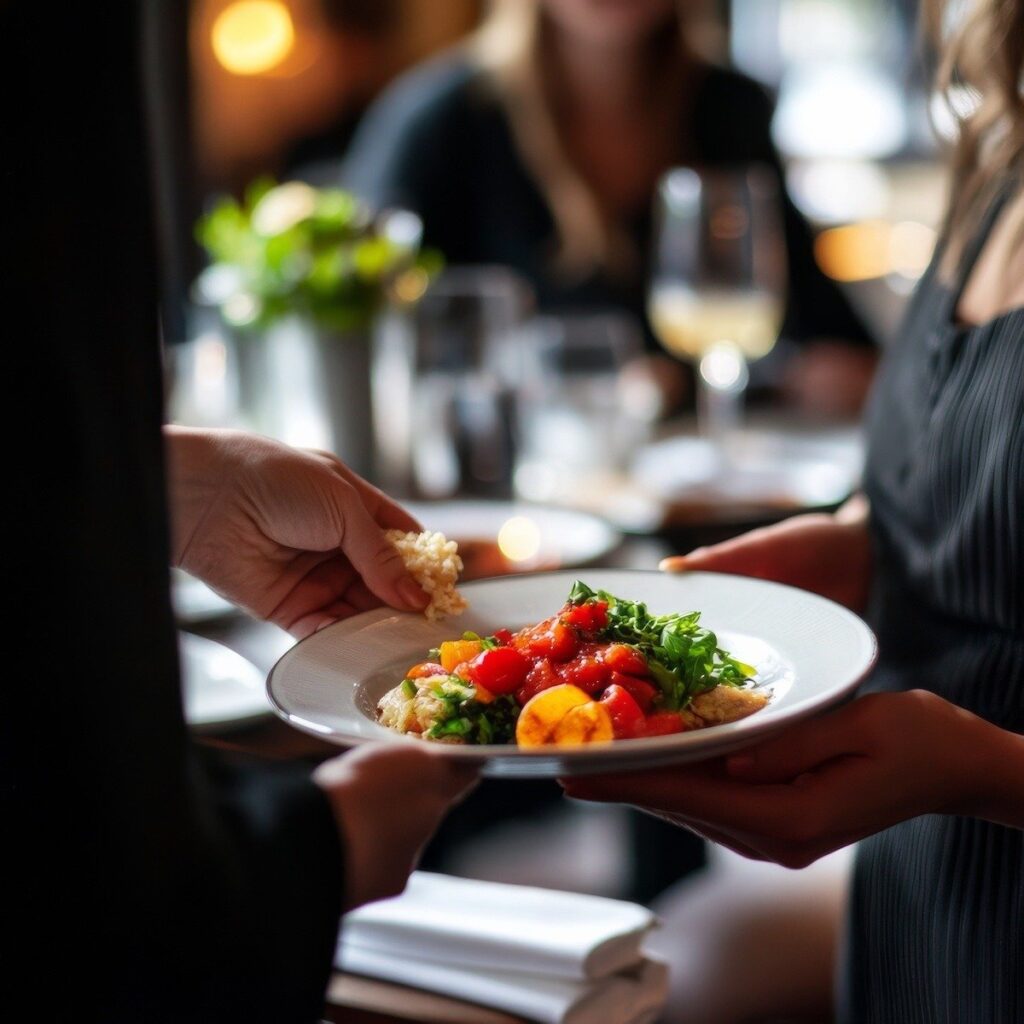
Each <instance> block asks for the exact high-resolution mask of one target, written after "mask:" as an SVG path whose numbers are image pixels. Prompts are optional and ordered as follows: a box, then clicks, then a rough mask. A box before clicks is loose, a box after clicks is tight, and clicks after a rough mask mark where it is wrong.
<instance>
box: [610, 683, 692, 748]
mask: <svg viewBox="0 0 1024 1024" xmlns="http://www.w3.org/2000/svg"><path fill="white" fill-rule="evenodd" d="M601 703H602V704H603V705H604V706H605V707H606V708H607V709H608V713H609V714H610V715H611V717H612V729H613V730H614V732H615V738H616V739H617V740H630V739H634V738H635V737H637V736H643V735H644V734H645V726H644V713H643V712H642V711H641V710H640V705H639V704H637V702H636V701H635V700H633V698H632V697H631V696H630V695H629V693H628V692H627V691H626V690H624V689H623V688H622V687H621V686H616V685H615V684H612V685H611V686H609V687H608V689H607V690H605V691H604V696H603V697H602V698H601ZM676 717H677V718H678V717H679V716H678V715H677V716H676Z"/></svg>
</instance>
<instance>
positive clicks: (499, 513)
mask: <svg viewBox="0 0 1024 1024" xmlns="http://www.w3.org/2000/svg"><path fill="white" fill-rule="evenodd" d="M405 507H406V508H407V509H408V510H409V512H410V514H411V515H413V516H415V517H416V518H417V519H418V520H419V521H420V522H421V523H422V524H423V526H424V527H425V528H426V529H428V530H439V531H440V532H441V533H443V534H444V535H445V536H446V537H448V538H449V539H451V540H457V541H466V540H481V541H497V540H498V535H499V533H500V532H501V530H502V527H504V526H506V524H508V523H509V522H510V520H513V519H515V520H516V522H515V523H513V524H512V527H511V530H512V533H511V537H510V539H511V541H512V542H513V544H515V543H516V542H518V543H519V544H520V545H523V547H522V550H521V552H520V554H521V556H522V557H520V558H519V559H518V567H519V568H521V569H523V570H524V571H525V570H529V569H532V568H536V567H546V568H552V567H557V568H560V567H562V566H566V567H568V566H574V565H587V564H588V563H590V562H596V561H598V560H599V559H602V558H604V557H605V556H606V555H607V554H608V553H609V552H611V551H613V550H614V549H615V548H616V547H617V546H618V545H619V543H620V542H621V540H622V535H621V534H620V533H619V532H618V530H616V529H615V528H614V527H612V526H611V525H609V524H608V523H606V522H605V521H604V520H603V519H599V518H598V517H597V516H593V515H589V514H587V513H586V512H574V511H572V510H569V509H562V508H548V507H546V506H544V505H532V504H529V503H528V502H505V501H442V502H436V503H431V502H421V503H410V504H407V505H406V506H405ZM531 524H532V527H531ZM516 561H517V560H516V559H514V558H513V559H510V562H511V563H512V565H511V566H510V567H512V568H515V567H516V566H515V562H516Z"/></svg>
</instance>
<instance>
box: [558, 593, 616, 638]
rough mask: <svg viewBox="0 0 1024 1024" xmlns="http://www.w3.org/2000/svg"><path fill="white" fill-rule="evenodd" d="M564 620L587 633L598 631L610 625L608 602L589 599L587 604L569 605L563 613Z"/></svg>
mask: <svg viewBox="0 0 1024 1024" xmlns="http://www.w3.org/2000/svg"><path fill="white" fill-rule="evenodd" d="M561 619H562V622H564V623H565V624H566V625H568V626H575V627H576V629H579V630H582V631H583V632H585V633H597V632H600V631H601V630H602V629H604V627H605V626H607V625H608V602H607V601H588V602H587V603H586V604H574V605H567V606H566V607H565V609H564V610H563V611H562V614H561Z"/></svg>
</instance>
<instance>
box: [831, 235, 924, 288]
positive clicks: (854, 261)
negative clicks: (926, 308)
mask: <svg viewBox="0 0 1024 1024" xmlns="http://www.w3.org/2000/svg"><path fill="white" fill-rule="evenodd" d="M934 248H935V231H934V230H933V229H932V228H930V227H928V226H927V225H926V224H919V223H917V222H916V221H901V222H899V223H897V224H889V223H887V222H886V221H881V220H866V221H861V222H860V223H859V224H847V225H845V226H843V227H839V228H831V229H829V230H828V231H823V232H822V233H821V234H820V235H819V236H818V238H817V240H816V241H815V243H814V255H815V258H816V259H817V261H818V265H819V266H820V267H821V269H822V270H823V271H824V272H825V273H826V274H828V276H829V277H831V278H833V279H834V280H836V281H869V280H871V279H873V278H879V277H885V276H886V275H887V274H898V275H900V276H901V277H904V278H907V279H910V280H916V279H917V278H919V277H920V276H921V274H923V273H924V271H925V268H926V267H927V266H928V261H929V260H930V259H931V255H932V250H933V249H934Z"/></svg>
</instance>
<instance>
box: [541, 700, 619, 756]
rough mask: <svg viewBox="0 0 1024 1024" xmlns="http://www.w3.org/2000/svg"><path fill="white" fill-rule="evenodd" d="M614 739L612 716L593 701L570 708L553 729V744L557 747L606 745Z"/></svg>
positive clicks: (602, 706)
mask: <svg viewBox="0 0 1024 1024" xmlns="http://www.w3.org/2000/svg"><path fill="white" fill-rule="evenodd" d="M614 738H615V728H614V726H613V724H612V716H611V715H610V714H609V713H608V709H607V708H606V707H605V706H604V705H603V704H599V703H598V702H597V701H594V700H591V701H588V702H587V703H586V704H580V706H579V707H575V708H570V709H569V710H568V711H567V712H566V714H565V717H564V718H563V719H562V720H561V721H560V722H559V723H558V725H557V726H556V727H555V744H556V745H557V746H559V747H577V746H580V745H581V744H584V743H607V742H608V741H609V740H612V739H614Z"/></svg>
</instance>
